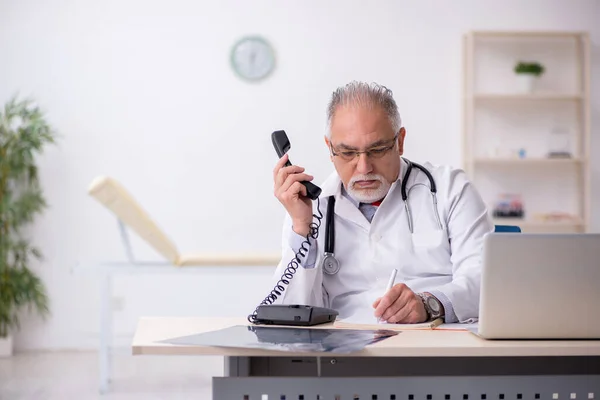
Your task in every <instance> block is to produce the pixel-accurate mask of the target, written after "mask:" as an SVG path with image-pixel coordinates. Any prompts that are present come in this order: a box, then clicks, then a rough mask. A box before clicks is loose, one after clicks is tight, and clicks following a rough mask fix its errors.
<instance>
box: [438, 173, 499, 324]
mask: <svg viewBox="0 0 600 400" xmlns="http://www.w3.org/2000/svg"><path fill="white" fill-rule="evenodd" d="M447 182H448V187H447V188H446V193H445V195H446V196H447V207H446V209H445V213H446V215H445V219H446V223H447V228H448V239H449V240H450V252H451V255H450V261H451V263H452V281H451V282H450V283H447V284H445V285H443V286H440V287H438V288H437V290H436V291H439V292H441V293H443V294H444V296H445V297H446V298H447V299H448V300H449V301H450V302H451V303H452V307H453V311H454V314H455V315H456V318H457V319H458V321H459V322H468V321H474V320H477V319H478V318H479V297H480V296H479V290H480V287H481V265H482V251H483V239H484V236H485V235H486V234H488V233H490V232H493V231H494V224H493V221H492V219H491V217H490V215H489V213H488V210H487V207H486V205H485V203H484V201H483V199H482V198H481V196H480V194H479V193H478V191H477V189H476V188H475V186H474V185H473V183H471V182H470V181H469V180H468V179H467V176H466V174H465V172H464V171H463V170H460V169H456V170H451V171H450V173H449V176H447Z"/></svg>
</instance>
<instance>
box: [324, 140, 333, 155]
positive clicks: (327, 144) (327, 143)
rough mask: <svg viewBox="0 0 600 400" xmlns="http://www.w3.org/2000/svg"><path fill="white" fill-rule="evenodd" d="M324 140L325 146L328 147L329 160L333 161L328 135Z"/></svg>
mask: <svg viewBox="0 0 600 400" xmlns="http://www.w3.org/2000/svg"><path fill="white" fill-rule="evenodd" d="M323 139H325V146H327V152H328V153H329V159H330V160H331V161H333V156H332V155H331V151H330V146H329V138H328V137H327V135H325V136H323Z"/></svg>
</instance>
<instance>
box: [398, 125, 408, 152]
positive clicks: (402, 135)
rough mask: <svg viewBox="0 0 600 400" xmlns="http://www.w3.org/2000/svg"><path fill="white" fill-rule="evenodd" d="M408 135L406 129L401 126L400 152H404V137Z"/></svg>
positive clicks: (399, 135)
mask: <svg viewBox="0 0 600 400" xmlns="http://www.w3.org/2000/svg"><path fill="white" fill-rule="evenodd" d="M405 136H406V129H404V128H400V131H399V132H398V153H400V155H402V154H404V137H405Z"/></svg>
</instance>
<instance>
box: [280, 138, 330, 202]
mask: <svg viewBox="0 0 600 400" xmlns="http://www.w3.org/2000/svg"><path fill="white" fill-rule="evenodd" d="M271 141H272V142H273V146H274V147H275V151H276V152H277V155H278V156H279V158H281V157H283V155H284V154H285V153H287V152H288V151H289V150H290V148H291V147H292V145H291V144H290V140H289V139H288V137H287V134H286V133H285V131H275V132H273V133H272V134H271ZM290 165H292V163H291V162H290V160H289V159H288V160H287V162H286V163H285V166H286V167H289V166H290ZM300 183H302V184H303V185H304V186H305V187H306V194H307V196H308V197H309V198H310V199H311V200H316V199H317V198H319V195H320V194H321V188H320V187H318V186H317V185H315V184H314V183H312V182H309V181H303V182H300Z"/></svg>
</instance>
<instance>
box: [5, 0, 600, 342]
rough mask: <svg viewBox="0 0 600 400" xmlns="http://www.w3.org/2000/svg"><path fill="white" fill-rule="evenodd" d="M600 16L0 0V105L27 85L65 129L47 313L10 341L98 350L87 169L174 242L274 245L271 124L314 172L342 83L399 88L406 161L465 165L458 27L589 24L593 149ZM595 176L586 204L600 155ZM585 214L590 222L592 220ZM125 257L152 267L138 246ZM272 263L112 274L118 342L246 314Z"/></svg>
mask: <svg viewBox="0 0 600 400" xmlns="http://www.w3.org/2000/svg"><path fill="white" fill-rule="evenodd" d="M598 21H600V2H598V1H595V0H588V1H583V0H578V1H564V0H547V1H542V0H536V1H532V0H522V1H516V0H508V1H502V2H498V1H496V0H486V1H482V0H472V1H469V0H460V1H453V2H446V1H441V0H440V1H433V0H428V1H420V2H414V1H391V0H390V1H379V2H369V3H367V2H362V1H330V2H318V1H303V2H282V1H275V0H273V1H253V2H246V1H237V2H234V1H218V2H217V1H213V2H210V3H209V2H198V1H191V0H172V1H169V2H166V1H142V0H129V1H116V0H107V1H103V2H92V1H74V0H71V1H68V0H62V1H61V0H52V1H50V0H48V1H33V0H20V1H18V2H17V1H1V2H0V100H1V101H2V102H3V101H4V100H6V99H7V98H8V96H9V95H11V94H12V93H14V92H16V91H19V92H21V93H23V94H26V95H29V94H32V95H34V96H35V97H36V98H37V99H38V100H39V102H40V104H41V105H42V106H43V107H44V108H45V109H46V110H47V111H48V116H49V118H50V119H51V121H52V123H53V124H54V125H55V127H56V128H57V130H58V131H59V132H60V133H61V135H62V139H61V141H60V145H59V146H58V147H56V148H51V149H49V150H48V151H47V153H46V154H45V155H44V157H43V158H42V159H41V160H40V162H41V166H42V179H43V184H44V187H45V190H46V195H47V198H48V201H49V203H50V204H51V208H50V209H49V210H48V211H47V212H46V213H45V215H44V216H43V217H41V218H39V220H38V221H37V223H36V225H35V227H34V229H33V233H34V240H35V242H36V243H38V244H39V245H40V247H41V248H42V249H43V252H44V253H45V255H46V261H45V262H44V263H42V264H41V265H39V266H36V268H37V269H38V270H39V273H40V274H41V275H42V276H43V278H44V280H45V282H46V283H47V286H48V290H49V294H50V297H51V300H52V310H53V315H52V317H51V318H50V319H49V320H47V321H46V322H42V321H40V320H39V319H37V318H35V317H32V318H26V319H25V320H24V321H23V330H22V331H21V333H20V334H19V336H18V337H17V345H18V347H19V348H20V349H31V348H59V347H87V346H94V345H95V343H96V342H95V334H96V332H97V328H98V327H97V300H98V299H97V288H98V282H97V280H95V279H94V278H93V277H92V276H89V275H74V274H72V273H71V269H72V268H73V267H74V266H76V265H77V264H79V263H93V262H95V261H99V260H105V259H113V258H121V259H122V257H123V253H122V251H121V248H120V247H119V238H118V234H117V233H118V232H117V230H116V224H115V221H114V220H113V218H112V216H111V215H110V214H108V213H107V212H106V211H105V210H104V209H103V208H102V207H101V206H100V205H99V204H97V203H95V202H94V201H93V200H92V199H91V198H89V197H88V196H87V195H86V188H87V186H88V184H89V182H90V181H91V180H92V179H93V178H94V177H95V176H97V175H99V174H109V175H112V176H114V177H116V178H118V179H119V180H120V181H121V182H123V183H124V184H125V185H126V186H127V187H128V188H129V189H130V190H131V192H132V193H133V194H134V195H135V196H136V197H137V198H138V199H139V200H140V201H141V202H142V203H143V205H144V206H145V207H146V209H147V210H149V212H150V213H151V214H152V215H153V216H154V217H155V219H156V220H157V221H158V222H159V224H160V225H161V226H162V227H164V228H165V230H166V231H167V232H168V233H169V234H170V235H171V236H172V238H173V239H174V241H175V242H176V243H177V244H178V246H179V247H180V248H181V249H182V250H189V251H194V250H197V251H201V250H215V251H229V250H231V251H243V250H251V251H277V250H278V248H279V244H280V238H279V235H280V223H281V220H282V217H283V210H282V208H281V207H280V206H279V204H278V203H277V201H276V199H274V197H273V195H272V181H271V170H272V167H273V165H274V163H275V161H276V156H275V153H274V151H273V149H272V146H271V143H270V137H269V134H270V133H271V132H272V131H273V130H275V129H286V130H287V131H288V134H289V135H290V137H291V140H292V147H293V149H292V155H293V158H292V160H293V161H294V162H296V163H299V164H303V165H304V166H306V167H307V169H308V171H309V172H311V173H312V174H314V175H315V177H316V181H317V182H318V181H320V180H322V179H324V178H325V176H326V175H327V174H328V173H329V171H330V164H329V160H328V157H327V152H326V149H325V146H323V144H322V143H323V142H322V134H323V133H324V123H325V120H324V109H325V104H326V102H327V100H328V96H329V94H330V92H331V91H332V90H333V89H334V88H335V87H336V86H338V85H341V84H344V83H346V82H347V81H349V80H352V79H359V80H367V81H377V82H380V83H383V84H385V85H387V86H389V87H390V88H392V89H393V90H394V93H395V95H396V99H397V101H398V104H399V106H400V110H401V114H402V116H403V119H404V122H405V125H406V127H407V130H408V138H407V140H408V141H407V152H408V153H407V155H408V156H409V157H413V158H415V159H421V160H423V159H430V160H433V161H435V162H437V163H451V164H454V165H460V164H461V156H462V154H461V148H462V142H461V123H462V122H461V121H462V119H461V115H462V114H461V105H462V104H461V90H462V82H461V78H462V69H461V68H462V64H461V63H462V55H461V54H462V53H461V52H462V47H461V46H462V42H461V37H462V34H463V33H465V32H466V31H468V30H472V29H564V30H588V31H590V33H591V38H592V43H593V46H594V47H593V62H594V65H593V75H592V76H593V78H594V79H593V85H594V87H593V89H592V96H593V99H592V100H593V106H592V115H593V121H592V122H593V127H594V132H593V133H594V138H593V146H594V148H595V151H596V154H598V153H599V152H600V140H598V129H599V128H598V127H599V126H600V83H599V82H600V79H598V77H600V63H599V61H600V50H599V46H600V24H599V23H598ZM249 33H258V34H261V35H263V36H265V37H266V38H267V39H268V40H270V41H271V42H272V44H273V45H274V46H275V48H276V51H277V57H278V66H277V69H276V71H275V73H274V75H273V76H272V77H271V78H270V79H268V80H267V81H265V82H264V83H261V84H247V83H244V82H242V81H240V80H239V79H237V78H236V77H235V75H234V74H233V72H232V70H231V69H230V67H229V59H228V56H229V50H230V47H231V45H232V44H233V43H234V42H235V41H236V40H237V39H238V38H239V37H240V36H242V35H245V34H249ZM593 174H594V175H593V184H594V190H593V195H594V204H595V206H594V207H595V209H598V207H600V161H598V159H596V160H594V172H593ZM593 217H594V225H593V226H594V229H595V230H600V213H598V212H597V211H595V213H594V216H593ZM242 222H243V223H244V224H242ZM136 251H137V252H138V253H139V254H142V255H143V256H145V257H146V258H151V259H157V257H156V255H155V254H153V253H152V252H151V251H150V250H149V249H148V248H146V247H144V246H143V245H140V244H139V242H137V241H136ZM271 271H272V269H271V268H255V269H243V268H238V269H227V270H225V271H224V270H210V271H207V272H206V273H205V274H192V275H187V274H186V275H185V276H165V277H162V276H161V277H156V276H154V277H124V278H120V279H118V280H117V281H116V293H117V294H118V295H119V296H125V310H124V311H122V312H120V313H118V314H117V320H116V323H117V325H116V326H117V334H118V335H121V334H123V335H126V334H129V333H131V331H132V329H133V327H134V326H135V319H136V317H137V316H138V315H165V314H172V315H175V314H177V315H216V314H227V315H234V314H237V315H245V314H247V313H249V312H251V311H252V308H253V307H254V305H255V302H256V301H258V300H259V299H260V298H261V296H264V295H265V294H266V292H265V290H266V289H267V287H266V286H265V283H264V282H265V279H266V277H268V276H270V274H271ZM159 289H161V290H163V289H164V290H166V292H165V294H161V295H160V296H159V295H157V291H158V290H159Z"/></svg>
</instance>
